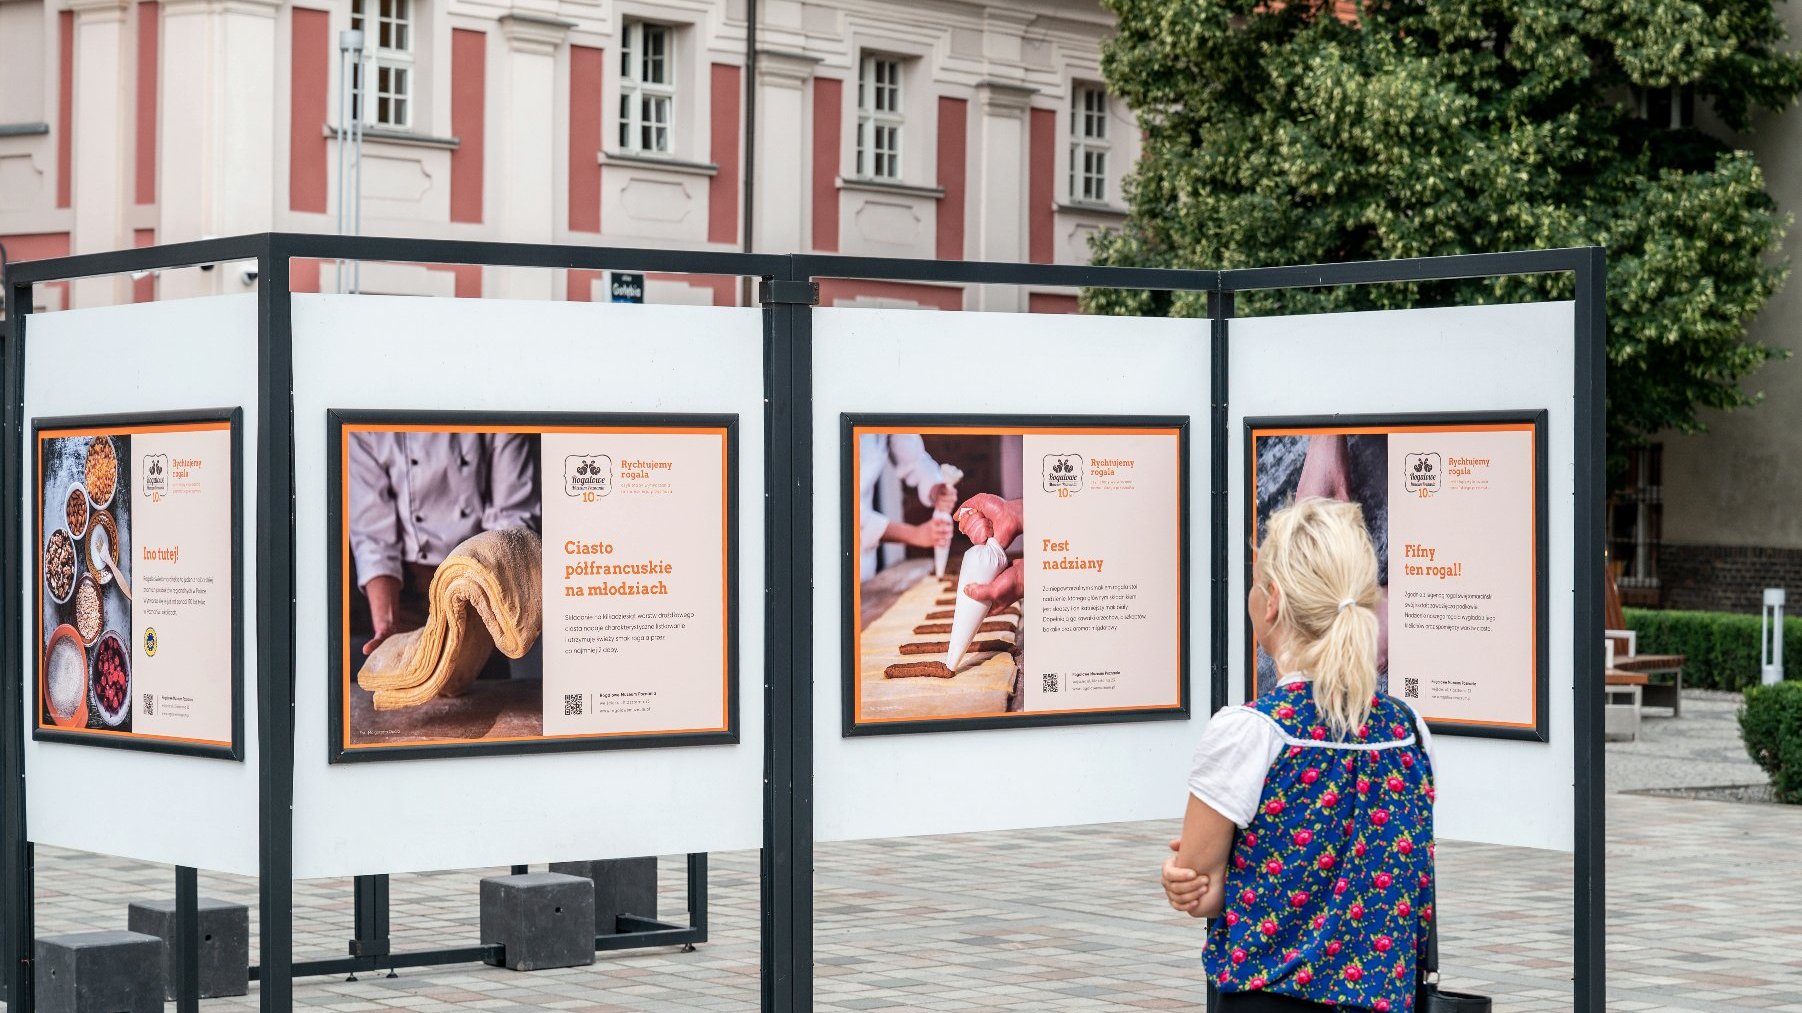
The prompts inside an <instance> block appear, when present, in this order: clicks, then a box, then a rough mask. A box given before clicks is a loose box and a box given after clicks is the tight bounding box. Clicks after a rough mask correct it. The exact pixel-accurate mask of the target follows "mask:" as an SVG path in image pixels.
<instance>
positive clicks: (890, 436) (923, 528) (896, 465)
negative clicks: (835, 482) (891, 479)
mask: <svg viewBox="0 0 1802 1013" xmlns="http://www.w3.org/2000/svg"><path fill="white" fill-rule="evenodd" d="M889 469H893V470H894V473H895V476H896V477H897V478H899V479H900V480H901V484H902V485H905V486H908V487H910V488H912V489H913V490H914V491H915V492H916V493H917V494H918V495H919V497H920V502H921V503H922V504H923V505H925V506H926V507H928V508H930V509H932V510H934V511H935V512H938V513H940V514H945V515H948V514H949V513H950V512H951V508H952V507H953V506H955V505H956V504H955V499H956V495H957V493H956V490H954V489H952V488H951V487H950V486H947V485H945V483H944V482H942V481H941V480H940V474H941V472H940V469H939V463H938V462H937V461H935V460H933V459H932V455H931V454H929V453H927V452H926V441H925V440H923V439H921V438H920V436H919V434H917V433H859V434H858V437H857V476H858V480H859V481H858V485H859V488H858V490H857V494H858V496H860V497H861V509H862V511H863V519H862V521H861V523H860V525H859V531H860V532H861V534H862V535H863V545H862V549H863V568H862V577H861V578H860V579H862V580H869V579H870V578H871V577H874V576H876V568H877V549H878V547H880V546H881V544H882V543H883V542H898V543H900V544H902V545H912V546H915V547H917V548H921V549H930V548H932V547H933V546H935V545H949V544H950V543H951V534H952V527H951V521H950V520H948V519H946V518H945V517H934V518H933V519H932V520H929V521H927V522H926V523H924V524H908V523H906V522H905V521H903V520H901V519H900V518H899V517H895V518H890V517H887V516H884V515H883V513H882V512H881V511H879V510H877V509H876V483H878V482H880V481H881V480H882V476H883V474H884V472H886V471H888V470H889Z"/></svg>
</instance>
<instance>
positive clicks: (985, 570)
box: [945, 538, 1007, 672]
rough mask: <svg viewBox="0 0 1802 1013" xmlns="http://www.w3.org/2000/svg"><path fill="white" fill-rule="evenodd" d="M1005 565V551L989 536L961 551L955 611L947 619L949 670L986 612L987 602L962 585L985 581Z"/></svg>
mask: <svg viewBox="0 0 1802 1013" xmlns="http://www.w3.org/2000/svg"><path fill="white" fill-rule="evenodd" d="M1006 567H1007V550H1006V549H1003V548H1002V547H1001V543H1000V542H997V541H995V540H994V539H993V538H991V539H989V540H988V541H986V542H984V543H982V544H981V545H972V546H970V548H969V549H967V550H965V552H964V565H963V569H961V570H959V571H958V574H957V614H956V615H955V616H953V617H952V619H951V646H950V649H949V650H947V651H946V652H945V667H946V668H949V669H950V670H952V671H953V672H955V671H957V663H958V662H960V661H962V660H964V652H965V651H967V650H969V649H970V641H971V640H972V639H973V638H974V637H975V636H976V629H977V627H979V626H981V625H982V618H983V616H986V615H988V613H989V606H988V603H987V602H980V601H977V600H976V599H974V598H972V597H970V596H969V594H968V593H967V592H965V591H964V588H966V587H968V586H970V585H971V584H987V583H988V582H989V581H991V580H994V579H995V575H996V574H999V573H1000V572H1001V571H1002V570H1003V569H1005V568H1006Z"/></svg>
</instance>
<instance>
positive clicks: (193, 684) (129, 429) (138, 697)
mask: <svg viewBox="0 0 1802 1013" xmlns="http://www.w3.org/2000/svg"><path fill="white" fill-rule="evenodd" d="M242 415H243V413H242V410H241V409H237V408H231V409H225V408H220V409H210V410H204V411H194V412H165V413H147V414H140V415H104V416H85V417H81V418H40V419H34V420H33V421H32V452H33V468H32V474H33V475H34V476H35V483H36V484H35V485H33V486H31V488H33V489H34V490H35V491H36V495H35V496H33V497H32V502H33V504H34V508H35V517H36V524H35V528H34V530H35V531H36V537H37V544H38V556H37V565H36V566H35V567H34V568H33V569H32V573H33V574H34V576H35V578H36V579H35V580H34V588H35V598H36V601H37V605H38V608H37V615H38V630H37V632H38V636H37V662H38V663H37V666H36V671H37V692H36V695H35V699H36V701H37V704H36V715H37V718H36V721H35V722H34V723H33V729H32V737H33V738H35V739H40V740H47V741H61V742H78V743H82V744H84V745H94V746H111V747H118V748H125V749H145V750H153V751H156V752H165V753H185V754H189V755H197V756H211V757H219V758H223V759H231V760H241V759H242V758H243V748H242V747H243V739H244V622H243V618H244V616H243V593H242V592H243V565H242V564H243V550H244V536H243V532H244V511H243V488H242V483H241V478H240V475H239V471H238V468H239V461H240V460H241V455H242V451H243V445H242V432H241V428H242V426H241V424H242Z"/></svg>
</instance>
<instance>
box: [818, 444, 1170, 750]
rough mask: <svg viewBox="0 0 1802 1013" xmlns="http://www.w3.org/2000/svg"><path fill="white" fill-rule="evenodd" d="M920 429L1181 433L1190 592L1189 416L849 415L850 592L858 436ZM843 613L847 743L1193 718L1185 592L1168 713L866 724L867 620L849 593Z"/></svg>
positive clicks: (844, 542)
mask: <svg viewBox="0 0 1802 1013" xmlns="http://www.w3.org/2000/svg"><path fill="white" fill-rule="evenodd" d="M870 426H876V427H883V428H888V427H894V426H900V427H904V428H906V427H918V428H920V429H922V430H927V429H943V428H946V427H952V428H965V427H968V428H974V429H1011V430H1018V431H1019V432H1021V433H1025V434H1027V435H1031V434H1033V433H1035V432H1042V431H1046V430H1056V429H1069V428H1108V429H1143V430H1166V429H1173V430H1175V431H1176V453H1177V477H1176V487H1177V530H1178V531H1180V532H1181V537H1180V540H1179V543H1178V545H1177V586H1178V587H1179V588H1185V589H1186V588H1187V587H1188V586H1189V573H1190V571H1189V484H1190V475H1189V417H1188V416H1187V415H896V414H886V413H868V414H866V413H860V412H845V413H843V414H841V415H840V416H839V484H840V494H839V500H840V509H839V523H840V532H841V536H842V537H841V541H840V543H839V544H840V545H841V547H842V548H841V551H840V556H841V560H840V562H841V568H840V579H841V580H842V581H843V584H842V586H843V587H846V588H853V587H856V586H857V584H858V579H859V568H860V560H859V557H860V556H861V555H862V554H861V552H859V550H858V544H859V539H858V535H857V525H858V522H859V520H858V516H857V501H858V491H857V489H856V488H855V487H854V486H853V485H852V472H853V470H854V468H853V462H854V459H855V455H856V454H857V430H859V429H861V428H864V427H870ZM839 597H840V599H841V601H842V603H843V611H842V615H841V618H840V628H839V639H840V652H841V655H842V660H841V661H840V667H841V671H840V673H839V681H840V685H841V686H842V687H843V691H842V693H841V694H840V697H841V704H842V706H841V710H842V712H843V713H842V719H843V725H842V728H843V732H844V734H845V735H846V736H860V735H897V734H909V733H919V732H948V731H969V730H973V729H984V728H1044V727H1048V726H1054V725H1092V724H1117V723H1120V722H1126V721H1187V720H1188V719H1189V717H1190V681H1189V680H1190V669H1189V658H1190V653H1191V649H1190V642H1189V637H1190V629H1189V627H1190V623H1189V615H1190V602H1189V600H1188V596H1187V594H1186V592H1185V593H1183V594H1180V595H1179V596H1178V599H1177V602H1178V603H1177V610H1176V615H1177V645H1178V646H1177V658H1176V664H1177V700H1176V702H1175V703H1173V704H1170V705H1167V706H1161V707H1121V708H1118V709H1115V710H1105V711H1101V710H1095V711H1079V712H1065V711H1041V712H1038V713H1033V714H1027V713H1014V714H997V715H994V716H989V717H964V718H942V719H940V718H921V719H914V720H905V721H882V722H860V721H859V720H858V716H857V693H856V683H857V680H858V678H859V676H858V672H859V669H860V667H861V666H860V659H859V657H858V635H859V631H860V626H861V621H860V620H861V617H859V616H858V614H857V602H856V599H855V598H854V597H853V596H852V595H851V594H849V593H845V594H841V595H840V596H839Z"/></svg>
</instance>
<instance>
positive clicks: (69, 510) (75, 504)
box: [63, 482, 93, 539]
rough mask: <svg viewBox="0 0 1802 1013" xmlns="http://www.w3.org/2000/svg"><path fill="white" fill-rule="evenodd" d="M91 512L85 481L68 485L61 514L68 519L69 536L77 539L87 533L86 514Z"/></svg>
mask: <svg viewBox="0 0 1802 1013" xmlns="http://www.w3.org/2000/svg"><path fill="white" fill-rule="evenodd" d="M92 513H93V509H92V507H91V506H90V504H89V503H88V489H87V485H86V483H83V482H76V483H74V484H73V485H71V486H69V493H68V495H66V496H64V497H63V514H64V516H66V517H67V518H68V519H69V537H71V538H76V539H79V538H80V537H81V536H82V535H85V534H87V533H88V516H89V515H90V514H92Z"/></svg>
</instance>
